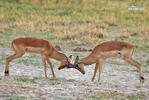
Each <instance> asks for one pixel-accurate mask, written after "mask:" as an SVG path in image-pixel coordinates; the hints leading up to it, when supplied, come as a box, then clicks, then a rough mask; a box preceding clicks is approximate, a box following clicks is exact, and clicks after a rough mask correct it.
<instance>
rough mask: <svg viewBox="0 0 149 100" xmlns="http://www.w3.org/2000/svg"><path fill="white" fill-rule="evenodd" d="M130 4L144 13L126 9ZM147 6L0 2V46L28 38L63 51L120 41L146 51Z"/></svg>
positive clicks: (82, 0)
mask: <svg viewBox="0 0 149 100" xmlns="http://www.w3.org/2000/svg"><path fill="white" fill-rule="evenodd" d="M132 5H136V7H138V8H144V10H138V11H130V10H128V8H130V7H131V6H132ZM148 6H149V2H148V1H147V0H141V1H138V0H123V1H121V0H110V1H109V0H104V1H103V0H1V1H0V28H1V30H0V33H1V34H0V40H1V43H0V45H1V46H3V47H10V41H11V40H13V39H15V38H17V37H25V36H29V37H37V38H42V39H48V40H50V41H51V42H52V43H53V44H59V45H62V47H63V48H64V49H70V48H72V47H74V46H76V45H78V44H85V45H90V46H92V47H94V46H95V45H97V44H99V43H101V42H104V41H108V40H124V41H128V42H130V43H132V44H134V45H135V46H136V47H138V48H140V49H141V50H146V51H147V49H148V48H149V43H148V38H147V37H148V35H149V34H148V33H149V19H148V16H149V12H148V10H147V8H148ZM63 44H67V45H63Z"/></svg>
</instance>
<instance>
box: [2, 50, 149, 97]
mask: <svg viewBox="0 0 149 100" xmlns="http://www.w3.org/2000/svg"><path fill="white" fill-rule="evenodd" d="M66 53H67V52H66ZM70 53H71V52H69V53H68V54H70ZM11 54H12V53H11ZM87 54H88V53H86V54H85V55H87ZM1 55H2V52H1V53H0V56H1ZM7 55H10V54H7ZM0 58H2V56H1V57H0ZM20 59H25V60H30V59H29V58H28V55H25V57H22V58H20ZM109 60H111V59H109ZM109 60H106V61H105V63H104V65H103V71H102V76H101V78H102V80H101V81H100V82H97V78H98V73H97V75H96V79H95V81H94V82H91V78H92V76H93V72H94V66H95V65H90V66H86V67H85V71H86V74H85V75H82V74H81V73H80V72H78V71H77V70H75V69H63V70H60V71H59V70H58V65H59V63H57V61H55V60H51V61H52V63H53V65H54V71H55V74H56V78H51V77H52V75H51V70H50V69H49V67H48V70H47V72H48V79H45V78H44V70H43V65H42V62H41V59H40V58H35V60H32V63H36V62H39V64H37V65H34V64H26V63H21V62H20V63H18V62H19V59H17V60H15V61H12V62H11V64H10V76H9V77H4V73H3V72H4V68H5V64H4V63H2V64H0V100H4V99H8V100H16V99H21V100H26V99H27V100H30V99H33V100H34V99H37V100H38V99H42V100H149V84H148V83H149V80H148V77H149V74H148V73H144V77H145V83H144V84H141V83H140V81H139V73H138V72H136V71H132V70H135V69H136V68H135V67H133V66H131V65H129V64H125V62H124V61H123V60H119V59H115V61H118V62H120V63H121V65H119V64H110V63H107V62H108V61H109ZM128 69H129V70H128ZM143 70H144V68H143ZM147 70H148V69H147Z"/></svg>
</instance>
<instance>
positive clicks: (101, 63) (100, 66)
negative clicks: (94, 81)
mask: <svg viewBox="0 0 149 100" xmlns="http://www.w3.org/2000/svg"><path fill="white" fill-rule="evenodd" d="M102 65H103V59H100V60H99V76H98V82H99V81H100V79H101V72H102Z"/></svg>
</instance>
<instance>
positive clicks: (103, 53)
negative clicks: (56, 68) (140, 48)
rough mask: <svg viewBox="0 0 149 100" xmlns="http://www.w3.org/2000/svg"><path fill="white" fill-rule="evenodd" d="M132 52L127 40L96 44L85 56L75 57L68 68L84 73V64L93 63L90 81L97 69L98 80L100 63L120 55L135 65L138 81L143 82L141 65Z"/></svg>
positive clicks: (132, 49)
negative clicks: (138, 74) (93, 67)
mask: <svg viewBox="0 0 149 100" xmlns="http://www.w3.org/2000/svg"><path fill="white" fill-rule="evenodd" d="M133 52H134V46H133V45H131V44H129V43H127V42H121V41H109V42H105V43H102V44H99V45H97V46H96V47H95V48H94V49H93V51H92V52H91V54H90V55H89V56H87V57H85V58H81V59H79V56H77V57H76V59H75V62H74V64H73V66H70V68H73V67H74V68H76V69H78V70H79V71H80V72H82V73H85V71H84V65H91V64H94V63H95V64H96V65H95V70H94V75H93V78H92V81H94V79H95V76H96V72H97V70H98V71H99V76H98V81H100V76H101V71H102V65H103V62H104V60H105V59H106V58H111V57H117V56H118V57H121V58H122V59H123V60H125V61H126V62H128V63H130V64H132V65H134V66H136V67H137V69H138V70H139V73H140V82H142V83H143V82H144V77H143V75H142V67H141V65H140V64H139V63H138V62H136V61H135V60H133V58H132V55H133Z"/></svg>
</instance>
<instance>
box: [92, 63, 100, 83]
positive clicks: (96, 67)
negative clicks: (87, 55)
mask: <svg viewBox="0 0 149 100" xmlns="http://www.w3.org/2000/svg"><path fill="white" fill-rule="evenodd" d="M98 67H99V62H98V63H96V65H95V70H94V75H93V78H92V82H93V81H94V79H95V76H96V72H97V69H98Z"/></svg>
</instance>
